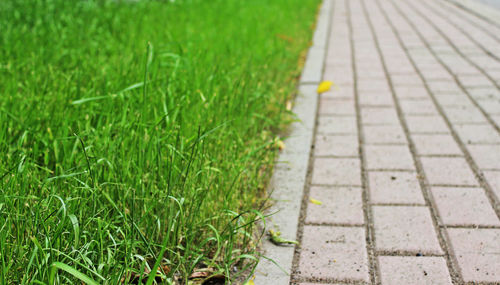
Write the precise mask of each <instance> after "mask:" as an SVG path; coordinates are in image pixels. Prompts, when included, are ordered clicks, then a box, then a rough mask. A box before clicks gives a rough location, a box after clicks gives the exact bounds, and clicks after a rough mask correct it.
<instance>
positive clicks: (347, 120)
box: [317, 116, 358, 135]
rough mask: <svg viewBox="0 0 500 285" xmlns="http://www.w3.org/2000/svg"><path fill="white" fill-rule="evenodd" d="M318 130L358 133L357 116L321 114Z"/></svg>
mask: <svg viewBox="0 0 500 285" xmlns="http://www.w3.org/2000/svg"><path fill="white" fill-rule="evenodd" d="M317 132H318V133H320V134H353V135H356V134H357V133H358V126H357V122H356V117H354V116H348V117H328V116H319V118H318V128H317Z"/></svg>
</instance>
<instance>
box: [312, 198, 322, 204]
mask: <svg viewBox="0 0 500 285" xmlns="http://www.w3.org/2000/svg"><path fill="white" fill-rule="evenodd" d="M309 202H311V203H313V204H316V205H321V204H323V202H321V201H319V200H316V199H313V198H309Z"/></svg>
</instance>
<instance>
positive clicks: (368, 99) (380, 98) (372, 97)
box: [358, 90, 394, 107]
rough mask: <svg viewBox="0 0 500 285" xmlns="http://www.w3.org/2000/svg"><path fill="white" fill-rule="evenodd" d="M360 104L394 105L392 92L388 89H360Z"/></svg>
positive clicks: (365, 105)
mask: <svg viewBox="0 0 500 285" xmlns="http://www.w3.org/2000/svg"><path fill="white" fill-rule="evenodd" d="M358 98H359V104H360V105H361V106H363V107H368V106H389V107H390V106H394V100H393V99H392V94H391V92H390V91H389V92H387V91H383V92H380V91H359V90H358Z"/></svg>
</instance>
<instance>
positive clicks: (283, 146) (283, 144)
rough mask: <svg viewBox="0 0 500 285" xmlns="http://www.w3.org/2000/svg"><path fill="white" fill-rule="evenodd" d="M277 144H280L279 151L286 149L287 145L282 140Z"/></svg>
mask: <svg viewBox="0 0 500 285" xmlns="http://www.w3.org/2000/svg"><path fill="white" fill-rule="evenodd" d="M277 144H278V149H279V150H284V149H285V143H284V142H283V141H282V140H279V141H278V142H277Z"/></svg>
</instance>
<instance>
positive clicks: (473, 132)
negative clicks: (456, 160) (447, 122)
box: [454, 125, 500, 144]
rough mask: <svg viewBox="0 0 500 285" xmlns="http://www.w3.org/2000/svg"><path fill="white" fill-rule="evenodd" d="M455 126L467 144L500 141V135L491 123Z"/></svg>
mask: <svg viewBox="0 0 500 285" xmlns="http://www.w3.org/2000/svg"><path fill="white" fill-rule="evenodd" d="M454 128H455V131H456V132H457V133H458V136H459V137H460V139H461V140H462V141H463V142H464V143H466V144H475V143H488V144H494V143H500V135H499V134H498V133H497V132H496V131H495V129H494V128H493V127H492V126H490V125H456V126H454Z"/></svg>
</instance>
